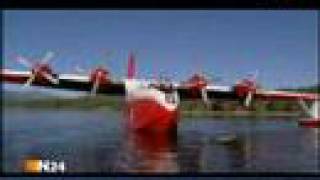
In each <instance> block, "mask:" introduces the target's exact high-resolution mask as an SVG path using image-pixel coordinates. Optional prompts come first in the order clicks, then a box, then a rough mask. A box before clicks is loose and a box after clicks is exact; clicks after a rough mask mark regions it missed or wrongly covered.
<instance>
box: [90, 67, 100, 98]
mask: <svg viewBox="0 0 320 180" xmlns="http://www.w3.org/2000/svg"><path fill="white" fill-rule="evenodd" d="M100 76H101V73H100V72H98V74H97V77H96V80H95V81H94V84H93V87H92V89H91V95H95V94H96V93H97V90H98V88H99V84H100Z"/></svg>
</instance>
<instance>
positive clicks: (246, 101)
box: [244, 91, 252, 107]
mask: <svg viewBox="0 0 320 180" xmlns="http://www.w3.org/2000/svg"><path fill="white" fill-rule="evenodd" d="M251 101H252V92H251V91H249V93H248V95H247V97H246V99H245V101H244V105H245V106H246V107H249V105H250V104H251Z"/></svg>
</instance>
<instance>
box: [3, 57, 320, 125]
mask: <svg viewBox="0 0 320 180" xmlns="http://www.w3.org/2000/svg"><path fill="white" fill-rule="evenodd" d="M53 55H54V54H53V53H52V52H48V53H47V54H46V55H45V56H44V57H43V58H42V59H41V60H40V62H38V63H35V64H33V63H31V62H30V61H29V60H28V59H27V58H25V57H22V56H17V57H16V60H17V61H18V62H20V63H21V64H23V65H24V66H26V67H27V68H29V69H30V70H28V71H18V70H12V69H2V71H1V77H2V82H3V83H14V84H23V86H42V87H46V88H53V89H68V90H75V91H86V92H88V94H89V95H93V96H94V95H96V94H104V95H119V96H125V100H126V108H125V114H126V115H127V117H128V118H127V119H128V121H127V127H128V128H130V129H134V130H135V131H138V130H140V131H141V130H147V131H149V130H152V131H172V130H173V131H175V130H177V128H178V124H179V107H180V106H179V105H180V101H182V100H185V99H202V101H203V102H204V103H205V104H206V105H207V106H210V104H211V101H212V99H218V98H223V99H236V100H240V101H241V102H242V104H243V106H244V107H249V106H250V104H251V102H252V100H253V99H262V100H270V101H278V100H285V101H296V102H297V103H298V104H299V105H300V106H301V107H302V109H303V110H304V112H306V115H307V116H308V117H307V118H303V119H302V120H301V121H299V124H300V125H303V126H307V127H320V118H319V106H318V104H319V99H320V95H319V94H318V93H297V92H291V91H278V90H265V89H262V88H261V87H260V86H258V85H257V83H256V82H255V79H254V78H245V79H242V80H240V81H238V82H237V83H235V85H233V86H220V85H216V84H214V83H213V82H209V80H208V79H206V78H205V77H204V75H201V74H194V75H193V76H192V77H191V78H190V79H188V80H187V81H184V82H173V81H170V82H168V81H160V80H156V79H140V78H137V77H136V65H135V63H136V62H135V56H134V54H133V53H130V54H129V56H128V69H127V71H128V72H127V77H125V78H123V79H120V80H119V79H118V80H116V79H115V78H112V76H111V74H110V72H109V71H108V70H107V69H106V68H103V67H97V68H95V69H93V70H92V71H91V72H89V73H87V74H78V73H73V74H58V73H55V72H54V71H53V69H52V68H51V67H50V65H49V63H48V62H49V61H50V60H51V59H52V58H53ZM310 104H311V105H310Z"/></svg>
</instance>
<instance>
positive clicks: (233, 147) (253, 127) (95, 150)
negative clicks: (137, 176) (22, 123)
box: [6, 120, 319, 173]
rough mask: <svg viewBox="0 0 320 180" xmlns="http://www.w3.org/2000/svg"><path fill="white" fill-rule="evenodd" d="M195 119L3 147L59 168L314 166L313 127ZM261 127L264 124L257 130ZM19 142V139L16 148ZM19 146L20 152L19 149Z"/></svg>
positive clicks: (136, 170)
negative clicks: (169, 128)
mask: <svg viewBox="0 0 320 180" xmlns="http://www.w3.org/2000/svg"><path fill="white" fill-rule="evenodd" d="M196 121H199V120H196ZM203 121H205V120H203ZM210 121H211V122H212V120H210ZM199 123H200V125H201V128H200V129H201V131H199V130H188V128H185V127H182V129H181V130H179V131H178V133H177V135H175V134H168V133H165V134H161V133H159V132H158V133H157V134H155V133H150V132H138V131H136V132H135V133H132V132H130V133H129V132H128V133H127V132H125V133H127V134H124V135H123V136H121V135H119V134H117V133H116V134H114V133H111V134H109V133H108V134H100V133H98V134H96V135H95V136H90V137H87V138H80V139H78V140H76V141H75V140H74V139H73V138H72V139H71V140H70V141H69V140H68V141H64V140H63V139H60V138H59V139H60V140H57V141H59V143H53V142H51V141H52V140H53V139H52V137H47V138H46V139H48V142H47V141H46V140H45V139H44V140H41V141H39V143H36V144H33V145H31V146H32V148H30V145H28V146H27V147H25V149H19V150H18V151H19V153H20V154H19V153H14V151H17V150H15V149H12V148H11V149H10V150H13V151H10V152H9V151H7V153H9V154H19V157H17V158H15V159H17V160H18V161H21V159H29V158H28V157H30V156H28V155H36V156H37V157H41V158H39V159H42V160H43V159H50V158H53V160H63V161H64V162H65V165H66V170H65V173H69V172H89V173H90V172H100V173H101V172H104V173H108V172H125V173H126V172H128V173H132V172H133V173H161V172H164V173H175V172H234V171H236V172H239V171H241V172H261V171H263V172H268V171H269V172H283V171H286V172H306V171H308V172H311V171H316V172H318V171H319V166H318V164H317V163H318V162H317V157H318V156H319V154H318V153H317V152H318V148H317V147H315V146H317V137H316V135H319V134H317V133H318V132H317V131H316V129H312V130H314V131H309V130H310V129H301V128H297V129H295V127H293V126H289V125H285V126H284V128H283V129H277V128H276V129H274V128H275V127H274V126H272V128H271V129H270V127H271V126H270V125H272V123H271V124H270V123H268V124H266V122H258V123H257V124H253V123H248V124H242V123H241V124H238V126H243V125H245V126H247V127H248V126H249V128H246V130H244V131H240V130H239V129H238V130H237V129H236V126H233V128H235V129H229V128H228V129H225V130H224V131H223V132H222V133H220V132H221V131H220V132H212V133H209V134H208V132H205V129H204V128H205V126H208V124H206V123H203V122H199ZM212 123H213V125H219V123H218V124H217V123H215V122H212ZM226 123H228V122H226ZM275 124H276V123H274V125H275ZM209 126H210V124H209ZM238 126H237V127H238ZM288 127H291V128H288ZM262 128H264V130H261V129H262ZM268 128H269V130H268ZM101 132H102V131H101ZM99 134H100V135H101V136H100V135H99ZM160 134H161V136H159V135H160ZM97 135H99V136H97ZM39 140H40V139H39ZM83 144H86V145H85V146H83ZM11 146H13V145H11ZM6 147H8V146H6ZM21 147H22V146H21V143H20V145H18V148H21ZM22 151H24V152H25V153H22V154H21V152H22ZM52 153H54V156H53V155H52ZM12 157H13V156H12ZM21 157H26V158H21ZM7 162H9V161H7ZM278 162H282V163H278ZM10 164H11V165H10ZM10 164H7V165H9V166H11V167H12V168H16V167H17V166H16V165H15V164H16V162H14V161H12V160H11V161H10ZM12 168H10V169H11V170H10V169H8V168H7V171H10V172H11V171H12ZM14 171H15V170H14ZM18 171H19V170H18ZM20 171H21V169H20Z"/></svg>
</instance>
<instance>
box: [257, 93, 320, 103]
mask: <svg viewBox="0 0 320 180" xmlns="http://www.w3.org/2000/svg"><path fill="white" fill-rule="evenodd" d="M254 98H257V99H264V100H285V101H295V100H306V101H314V100H320V95H319V94H317V93H297V92H290V91H270V90H259V91H257V92H256V93H255V94H254Z"/></svg>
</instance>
